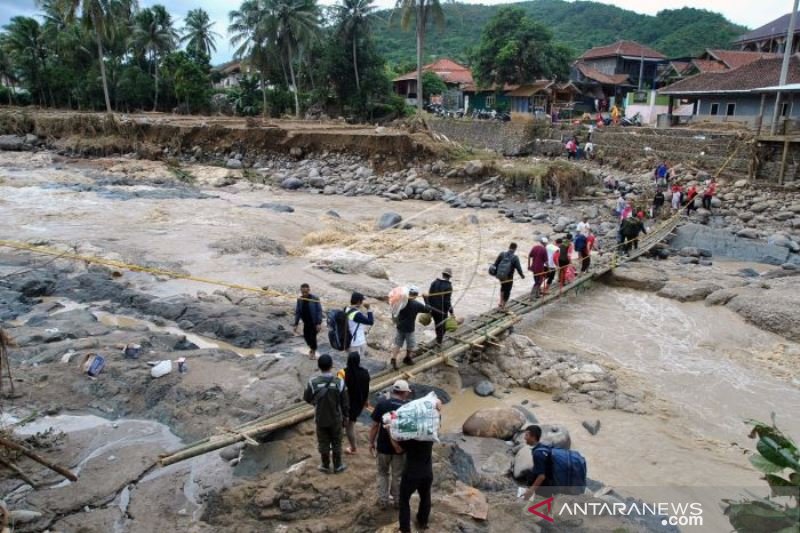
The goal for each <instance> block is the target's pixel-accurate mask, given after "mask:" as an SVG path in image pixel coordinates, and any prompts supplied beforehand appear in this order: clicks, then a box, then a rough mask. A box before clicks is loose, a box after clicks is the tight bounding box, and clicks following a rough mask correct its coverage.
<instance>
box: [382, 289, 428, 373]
mask: <svg viewBox="0 0 800 533" xmlns="http://www.w3.org/2000/svg"><path fill="white" fill-rule="evenodd" d="M418 296H419V289H418V288H416V287H415V286H413V285H412V286H410V287H409V288H408V303H407V304H406V306H405V307H404V308H402V309H401V310H400V312H399V313H397V333H396V334H395V337H394V350H393V351H392V360H391V363H392V368H393V369H394V370H398V368H397V355H398V354H399V353H400V350H401V349H402V348H403V345H405V347H406V356H405V357H404V358H403V362H404V363H405V364H407V365H413V364H414V350H416V349H417V339H416V337H415V336H414V330H415V329H416V328H415V326H416V322H417V315H418V314H420V313H430V312H431V311H432V309H431V308H430V307H428V306H427V305H425V304H424V303H422V302H420V301H419V300H417V297H418Z"/></svg>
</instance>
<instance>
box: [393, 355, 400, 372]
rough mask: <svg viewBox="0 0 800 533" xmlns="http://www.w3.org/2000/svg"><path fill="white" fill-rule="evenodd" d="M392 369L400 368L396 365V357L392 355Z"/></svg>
mask: <svg viewBox="0 0 800 533" xmlns="http://www.w3.org/2000/svg"><path fill="white" fill-rule="evenodd" d="M392 370H400V368H399V367H398V366H397V359H395V358H394V357H392Z"/></svg>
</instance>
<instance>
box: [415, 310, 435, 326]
mask: <svg viewBox="0 0 800 533" xmlns="http://www.w3.org/2000/svg"><path fill="white" fill-rule="evenodd" d="M417 320H418V321H419V323H420V324H422V325H423V326H430V325H431V322H433V317H432V316H431V315H430V313H420V314H419V315H418V316H417Z"/></svg>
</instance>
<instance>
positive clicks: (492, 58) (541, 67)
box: [472, 6, 571, 87]
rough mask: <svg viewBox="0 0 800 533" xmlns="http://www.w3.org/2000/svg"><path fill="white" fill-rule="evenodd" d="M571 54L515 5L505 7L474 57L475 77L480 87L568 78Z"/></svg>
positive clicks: (484, 31)
mask: <svg viewBox="0 0 800 533" xmlns="http://www.w3.org/2000/svg"><path fill="white" fill-rule="evenodd" d="M570 59H571V58H570V52H569V50H568V49H566V48H565V47H563V46H561V45H558V44H555V43H554V42H553V35H552V34H551V33H550V31H549V30H548V29H547V28H545V27H544V26H542V25H541V24H539V23H537V22H534V21H533V20H532V19H531V18H529V17H528V16H526V15H525V11H524V10H523V9H521V8H519V7H516V6H509V7H503V8H501V9H500V10H498V11H497V13H496V14H495V15H494V17H492V19H491V20H490V21H489V23H488V24H487V25H486V27H484V29H483V33H482V35H481V40H480V43H479V45H478V48H477V50H476V51H475V54H474V56H473V61H474V66H473V69H472V72H473V75H474V76H475V78H476V79H477V81H478V83H479V84H480V85H484V86H487V85H491V84H495V85H496V86H499V87H502V86H503V85H504V84H506V83H529V82H532V81H535V80H537V79H541V78H548V79H550V78H561V79H564V78H566V77H567V76H568V75H569V63H570Z"/></svg>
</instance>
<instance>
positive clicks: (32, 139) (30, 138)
mask: <svg viewBox="0 0 800 533" xmlns="http://www.w3.org/2000/svg"><path fill="white" fill-rule="evenodd" d="M38 143H39V137H37V136H36V135H34V134H33V133H28V134H27V135H25V144H38Z"/></svg>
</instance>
